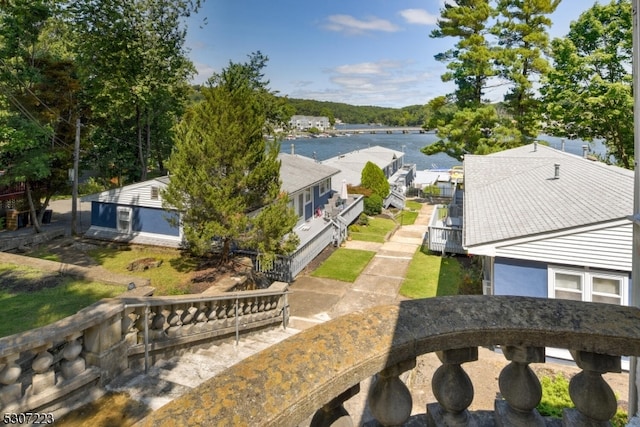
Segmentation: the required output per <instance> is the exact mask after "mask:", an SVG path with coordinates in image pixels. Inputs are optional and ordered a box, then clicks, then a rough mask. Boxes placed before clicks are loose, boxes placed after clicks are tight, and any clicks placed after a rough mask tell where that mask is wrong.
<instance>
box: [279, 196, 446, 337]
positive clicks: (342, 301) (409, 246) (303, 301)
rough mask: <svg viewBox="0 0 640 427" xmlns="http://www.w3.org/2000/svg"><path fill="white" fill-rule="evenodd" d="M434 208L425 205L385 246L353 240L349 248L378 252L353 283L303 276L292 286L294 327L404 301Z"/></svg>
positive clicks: (292, 322)
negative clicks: (412, 265)
mask: <svg viewBox="0 0 640 427" xmlns="http://www.w3.org/2000/svg"><path fill="white" fill-rule="evenodd" d="M432 212H433V206H432V205H427V204H424V205H422V208H421V209H420V211H419V213H418V217H417V219H416V221H415V223H414V224H413V225H405V226H401V227H399V228H398V229H396V231H395V232H394V233H393V234H392V235H391V237H390V238H389V240H388V241H386V242H384V243H372V242H361V241H356V240H350V241H347V242H346V248H349V249H362V250H369V251H374V252H376V255H375V256H374V258H373V259H372V260H371V262H369V264H368V265H367V267H366V268H365V269H364V271H363V272H362V273H361V274H360V276H358V278H357V279H356V280H355V282H353V283H349V282H341V281H337V280H330V279H322V278H316V277H311V276H308V275H305V276H299V277H297V278H296V280H295V281H294V282H293V284H292V285H291V288H290V290H291V295H289V304H290V305H291V316H292V319H291V324H292V327H294V328H297V329H305V328H306V327H309V326H312V325H313V324H315V323H318V322H321V321H325V320H329V319H333V318H336V317H339V316H342V315H343V314H347V313H350V312H353V311H356V310H363V309H366V308H370V307H374V306H376V305H382V304H389V303H392V302H395V301H398V300H401V299H403V297H402V296H401V295H399V293H398V291H399V290H400V286H401V285H402V281H403V280H404V276H405V274H406V272H407V269H408V268H409V263H410V262H411V259H412V257H413V254H414V253H415V252H416V250H418V248H419V247H420V245H422V242H423V240H424V236H425V233H426V232H427V229H428V224H429V220H430V218H431V213H432Z"/></svg>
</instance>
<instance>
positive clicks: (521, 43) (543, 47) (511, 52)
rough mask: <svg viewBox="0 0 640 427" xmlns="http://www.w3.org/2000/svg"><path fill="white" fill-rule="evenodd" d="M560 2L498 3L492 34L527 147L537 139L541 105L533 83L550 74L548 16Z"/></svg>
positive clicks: (510, 103)
mask: <svg viewBox="0 0 640 427" xmlns="http://www.w3.org/2000/svg"><path fill="white" fill-rule="evenodd" d="M558 4H560V0H499V1H498V5H497V10H498V12H499V13H500V18H499V19H498V22H497V23H496V24H495V25H494V27H493V29H492V31H493V33H494V34H495V35H496V36H497V37H498V44H499V46H500V49H499V50H498V51H497V57H496V60H497V63H498V66H499V68H500V76H501V77H502V78H504V79H506V81H508V82H510V83H511V84H512V85H513V86H512V87H511V90H510V92H509V93H508V94H507V95H506V96H505V102H506V105H507V107H508V110H509V112H510V113H511V115H512V116H513V119H514V120H515V125H516V127H517V130H518V131H519V133H520V135H521V137H522V141H521V142H522V143H523V144H526V143H529V142H530V141H532V140H533V139H534V138H536V137H537V136H538V133H539V131H540V129H539V119H540V116H539V111H540V104H539V101H538V100H537V99H536V96H535V91H534V88H533V83H534V80H535V79H537V78H539V77H540V76H544V75H545V74H546V73H547V72H548V71H549V68H550V67H549V63H548V61H547V60H546V59H545V56H546V54H547V53H548V50H549V35H548V33H547V28H548V27H549V26H551V20H550V19H549V17H548V15H549V14H551V13H553V12H554V11H555V10H556V8H557V7H558Z"/></svg>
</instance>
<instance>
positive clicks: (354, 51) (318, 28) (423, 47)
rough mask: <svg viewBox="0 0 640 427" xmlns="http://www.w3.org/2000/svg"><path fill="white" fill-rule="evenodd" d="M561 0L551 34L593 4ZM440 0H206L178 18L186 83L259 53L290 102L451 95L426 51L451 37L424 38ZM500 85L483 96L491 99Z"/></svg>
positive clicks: (376, 101)
mask: <svg viewBox="0 0 640 427" xmlns="http://www.w3.org/2000/svg"><path fill="white" fill-rule="evenodd" d="M593 3H594V2H593V1H590V0H587V1H583V0H563V1H562V2H561V4H560V5H559V6H558V9H557V10H556V12H555V13H554V14H553V15H551V19H552V21H553V26H552V28H551V29H550V31H549V33H550V35H551V37H560V36H564V35H565V34H566V33H567V32H568V30H569V24H570V22H571V21H573V20H575V19H577V18H578V16H579V15H580V13H582V12H584V11H585V10H587V9H588V8H589V7H591V6H592V5H593ZM442 5H443V0H421V1H420V0H316V1H313V0H271V1H265V0H206V1H205V2H204V6H203V7H202V9H201V10H200V11H199V12H198V14H196V15H194V16H192V17H191V18H190V19H189V21H188V33H187V48H188V49H189V56H190V57H191V60H192V61H193V62H194V64H195V65H196V68H197V70H198V76H197V77H196V78H195V79H194V83H201V82H203V81H205V80H206V79H207V78H208V77H209V76H211V74H212V73H213V72H215V71H219V70H220V69H222V68H224V67H225V66H226V65H227V64H228V63H229V61H233V62H244V61H245V60H246V59H247V55H249V54H250V53H251V52H255V51H258V50H259V51H261V52H262V53H263V54H265V55H267V56H268V57H269V62H268V64H267V67H266V69H265V74H266V77H267V79H269V80H270V82H271V84H270V88H271V89H272V90H277V91H279V92H280V94H282V95H288V96H289V97H291V98H304V99H316V100H320V101H335V102H345V103H348V104H354V105H378V106H385V107H403V106H407V105H413V104H425V103H427V102H428V101H429V100H430V99H432V98H434V97H436V96H439V95H445V94H447V93H451V92H452V91H453V89H454V88H453V86H452V85H451V84H445V83H443V82H442V81H441V79H440V75H441V74H443V73H444V71H445V70H446V69H445V64H442V63H439V62H438V61H436V60H435V59H434V55H435V54H437V53H439V52H444V51H445V50H447V49H449V48H451V47H452V46H453V44H454V43H455V41H456V40H455V39H453V38H445V39H432V38H430V37H429V33H430V32H431V31H432V30H433V29H434V28H435V22H436V20H437V18H438V16H439V10H440V8H441V7H442ZM504 90H505V89H504V88H503V89H500V88H498V89H493V91H492V92H487V94H486V96H487V97H488V98H491V99H492V100H497V99H499V98H500V97H501V93H503V92H504Z"/></svg>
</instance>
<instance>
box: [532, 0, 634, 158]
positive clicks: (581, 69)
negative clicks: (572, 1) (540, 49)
mask: <svg viewBox="0 0 640 427" xmlns="http://www.w3.org/2000/svg"><path fill="white" fill-rule="evenodd" d="M631 19H632V14H631V2H630V1H628V0H614V1H611V2H610V3H609V4H607V5H602V4H598V3H596V4H595V5H594V6H593V7H592V8H590V9H589V10H587V11H586V12H584V13H583V14H581V15H580V17H579V18H578V20H577V21H575V22H573V23H572V24H571V27H570V30H569V34H568V35H567V36H566V37H565V38H562V39H555V40H554V41H553V43H552V57H553V63H554V69H553V70H552V71H551V72H550V73H549V74H548V76H547V78H546V79H545V81H544V85H543V86H542V88H541V92H542V94H543V96H544V105H545V114H546V121H547V123H548V125H549V126H548V128H547V130H546V131H547V132H548V133H551V134H553V135H556V136H562V137H569V138H574V137H578V138H581V139H584V140H592V139H594V138H603V139H604V143H605V145H606V147H607V154H608V155H612V156H613V157H614V158H615V159H616V161H617V162H618V163H619V164H620V165H621V166H623V167H625V168H632V166H633V165H632V163H633V161H632V159H633V95H632V82H631V57H632V21H631ZM607 157H609V156H607Z"/></svg>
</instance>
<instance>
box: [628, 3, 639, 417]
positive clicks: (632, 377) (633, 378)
mask: <svg viewBox="0 0 640 427" xmlns="http://www.w3.org/2000/svg"><path fill="white" fill-rule="evenodd" d="M631 7H632V8H633V12H632V15H633V27H632V31H633V66H632V73H633V105H634V107H633V150H634V153H635V155H634V161H633V163H634V186H633V249H632V250H633V252H632V253H631V291H630V292H631V301H630V305H632V306H634V307H640V167H639V166H638V165H639V162H638V156H639V155H640V34H639V33H638V32H639V31H640V25H639V23H638V14H640V0H633V4H632V6H631ZM639 380H640V378H639V369H638V358H637V357H631V360H630V362H629V418H631V417H633V416H635V417H637V416H638V397H639V396H638V381H639ZM634 425H635V424H634Z"/></svg>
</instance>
